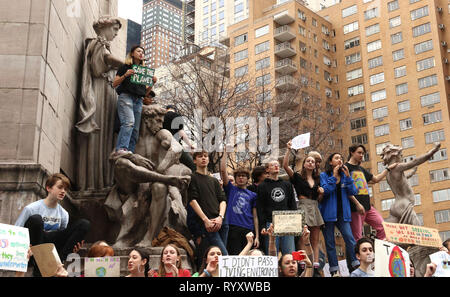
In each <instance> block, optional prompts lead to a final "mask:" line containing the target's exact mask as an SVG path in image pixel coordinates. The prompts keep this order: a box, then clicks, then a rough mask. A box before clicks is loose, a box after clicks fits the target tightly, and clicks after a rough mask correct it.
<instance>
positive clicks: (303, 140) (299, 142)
mask: <svg viewBox="0 0 450 297" xmlns="http://www.w3.org/2000/svg"><path fill="white" fill-rule="evenodd" d="M310 139H311V133H310V132H308V133H305V134H302V135H298V136H296V137H294V139H292V148H293V149H294V150H298V149H301V148H305V147H308V146H309V141H310Z"/></svg>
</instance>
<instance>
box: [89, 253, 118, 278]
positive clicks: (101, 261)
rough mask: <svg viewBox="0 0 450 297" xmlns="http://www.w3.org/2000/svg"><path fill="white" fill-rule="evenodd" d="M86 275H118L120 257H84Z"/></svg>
mask: <svg viewBox="0 0 450 297" xmlns="http://www.w3.org/2000/svg"><path fill="white" fill-rule="evenodd" d="M84 275H85V276H86V277H120V257H102V258H86V259H85V260H84Z"/></svg>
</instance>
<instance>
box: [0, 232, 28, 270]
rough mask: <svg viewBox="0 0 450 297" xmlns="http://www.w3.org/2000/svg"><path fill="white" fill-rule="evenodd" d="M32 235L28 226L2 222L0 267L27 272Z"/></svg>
mask: <svg viewBox="0 0 450 297" xmlns="http://www.w3.org/2000/svg"><path fill="white" fill-rule="evenodd" d="M29 248H30V236H29V233H28V229H27V228H22V227H17V226H12V225H6V224H0V269H1V270H8V271H20V272H26V271H27V268H28V258H27V255H28V249H29Z"/></svg>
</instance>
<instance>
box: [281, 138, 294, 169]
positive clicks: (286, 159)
mask: <svg viewBox="0 0 450 297" xmlns="http://www.w3.org/2000/svg"><path fill="white" fill-rule="evenodd" d="M291 147H292V141H291V140H289V142H288V143H287V150H286V154H284V159H283V168H284V170H286V173H287V174H288V175H289V177H292V176H294V171H293V170H292V168H291V167H289V155H290V153H291Z"/></svg>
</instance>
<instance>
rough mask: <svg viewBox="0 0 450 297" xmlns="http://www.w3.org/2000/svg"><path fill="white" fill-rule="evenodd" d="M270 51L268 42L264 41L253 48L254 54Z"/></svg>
mask: <svg viewBox="0 0 450 297" xmlns="http://www.w3.org/2000/svg"><path fill="white" fill-rule="evenodd" d="M269 49H270V42H269V41H265V42H263V43H260V44H257V45H256V46H255V54H256V55H257V54H260V53H262V52H265V51H268V50H269Z"/></svg>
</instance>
